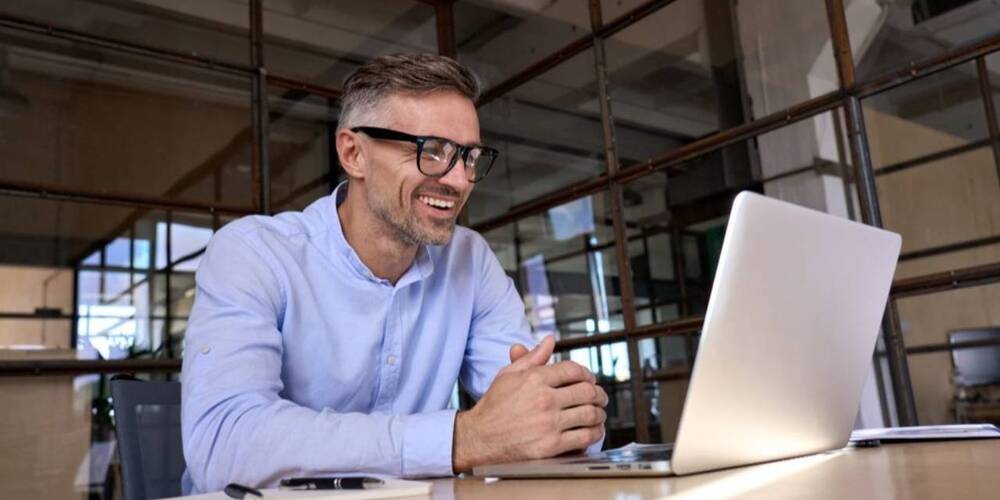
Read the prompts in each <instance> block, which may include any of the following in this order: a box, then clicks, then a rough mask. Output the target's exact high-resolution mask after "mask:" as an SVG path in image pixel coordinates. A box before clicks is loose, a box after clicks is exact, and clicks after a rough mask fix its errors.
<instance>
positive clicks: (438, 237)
mask: <svg viewBox="0 0 1000 500" xmlns="http://www.w3.org/2000/svg"><path fill="white" fill-rule="evenodd" d="M368 200H369V203H370V206H371V208H372V212H374V213H375V216H376V217H378V218H379V219H380V220H382V222H384V223H385V225H386V227H387V228H388V229H389V230H390V231H391V232H392V234H393V236H394V237H395V238H396V240H397V241H399V242H400V243H402V244H404V245H407V246H416V245H446V244H448V242H449V241H451V237H452V235H453V234H454V233H455V219H448V220H440V219H431V221H430V222H431V224H432V225H433V226H434V230H430V231H429V230H427V229H426V228H424V227H422V226H421V225H420V222H419V221H417V216H416V214H414V213H412V212H411V213H403V209H402V207H392V206H391V203H390V202H389V201H388V200H387V199H385V198H383V197H382V196H381V195H379V194H377V193H372V192H369V196H368ZM394 208H395V210H394Z"/></svg>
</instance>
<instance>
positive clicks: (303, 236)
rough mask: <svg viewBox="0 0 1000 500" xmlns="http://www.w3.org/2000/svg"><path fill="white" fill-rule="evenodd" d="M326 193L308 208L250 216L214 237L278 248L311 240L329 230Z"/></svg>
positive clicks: (220, 231) (328, 200) (236, 221)
mask: <svg viewBox="0 0 1000 500" xmlns="http://www.w3.org/2000/svg"><path fill="white" fill-rule="evenodd" d="M330 203H331V202H330V197H329V196H326V197H323V198H320V199H319V200H317V201H315V202H313V204H312V205H310V206H309V207H307V208H306V209H305V210H304V211H301V212H298V211H289V212H282V213H280V214H277V215H273V216H268V215H247V216H245V217H241V218H239V219H236V220H235V221H233V222H230V223H229V224H226V225H225V226H223V227H222V228H221V229H220V230H219V231H218V232H217V233H216V234H215V236H214V237H213V241H215V240H216V239H218V240H222V241H227V240H236V241H243V242H244V243H249V244H254V245H261V246H264V247H274V246H275V245H276V244H277V245H281V244H287V243H291V242H295V241H301V240H309V239H312V238H314V237H316V236H317V235H319V234H321V233H324V232H325V231H326V230H328V229H329V227H328V224H327V222H328V221H326V220H325V218H324V217H323V213H324V210H328V209H329V206H330Z"/></svg>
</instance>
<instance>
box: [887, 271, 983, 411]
mask: <svg viewBox="0 0 1000 500" xmlns="http://www.w3.org/2000/svg"><path fill="white" fill-rule="evenodd" d="M896 304H897V307H898V310H899V317H900V325H901V328H902V333H903V338H904V339H905V341H906V346H907V347H908V348H912V347H917V346H928V345H940V344H947V343H949V338H950V337H951V336H952V335H962V334H961V333H958V332H960V331H962V330H970V329H981V328H984V327H994V326H995V325H997V318H1000V307H998V306H997V304H1000V285H997V284H992V285H986V286H978V287H973V288H964V289H959V290H953V291H947V292H941V293H934V294H927V295H918V296H914V297H907V298H903V299H900V300H898V301H897V302H896ZM996 335H997V337H998V338H1000V334H996ZM955 340H960V341H968V339H966V338H964V337H957V338H956V339H955ZM975 349H978V351H975V350H973V349H963V350H962V351H956V352H962V353H963V354H972V353H976V352H978V353H979V354H982V355H985V359H986V360H987V363H989V364H992V365H994V366H993V368H994V369H993V370H992V371H993V372H994V373H995V372H996V366H995V361H992V362H991V361H989V360H990V359H991V356H990V353H991V352H992V353H995V352H996V351H997V349H1000V346H989V347H977V348H975ZM993 356H994V357H993V358H992V359H993V360H995V359H996V358H995V356H996V354H993ZM951 358H952V355H951V354H949V353H948V352H932V353H912V354H910V355H909V356H908V358H907V359H908V361H909V366H910V378H911V381H912V383H913V389H914V395H915V396H916V402H917V413H918V417H919V419H920V423H921V424H924V425H928V424H943V423H952V422H955V421H956V419H955V414H954V409H953V406H952V405H953V403H955V402H956V400H959V401H960V400H962V399H968V398H967V397H966V396H968V397H973V394H972V392H970V391H965V392H964V393H963V391H962V386H963V385H966V384H965V383H964V382H963V381H964V380H965V378H964V377H963V374H969V373H970V372H972V371H973V370H976V371H978V370H979V369H980V368H982V367H981V366H980V365H981V363H982V361H981V359H977V358H978V357H973V359H968V358H967V357H962V358H959V359H958V360H959V361H960V364H958V365H954V370H956V371H953V362H952V359H951ZM989 371H990V370H987V372H989ZM998 381H1000V380H998ZM980 383H985V382H980ZM968 385H975V384H973V383H969V384H968Z"/></svg>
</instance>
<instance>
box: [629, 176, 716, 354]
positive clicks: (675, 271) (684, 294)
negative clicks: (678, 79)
mask: <svg viewBox="0 0 1000 500" xmlns="http://www.w3.org/2000/svg"><path fill="white" fill-rule="evenodd" d="M705 168H710V166H705V165H702V166H700V167H696V168H693V169H692V170H691V172H694V171H695V170H697V169H705ZM678 184H680V183H678V182H676V181H675V180H674V179H673V178H670V179H668V178H667V176H666V174H665V173H663V172H656V173H653V174H650V175H647V176H644V177H640V178H639V179H637V180H635V181H633V182H631V183H629V184H627V185H626V186H625V187H624V190H623V191H624V199H625V220H626V224H627V225H628V226H629V227H630V233H629V244H628V249H629V260H630V264H631V269H632V283H633V288H634V291H635V305H636V322H637V324H638V325H639V326H643V325H648V324H652V323H662V322H668V321H673V320H676V319H678V318H679V317H688V316H696V315H698V314H701V313H702V312H703V311H704V309H705V307H706V305H707V302H708V293H709V290H710V288H711V284H712V278H713V276H714V273H715V267H716V266H717V264H718V259H719V253H720V251H721V248H722V238H723V235H724V234H725V224H726V217H727V216H728V213H729V208H730V206H731V205H732V197H733V196H735V193H728V194H726V193H724V194H721V195H716V196H709V197H702V198H699V199H695V200H687V201H683V202H679V203H674V202H670V201H669V200H673V199H674V198H677V197H679V196H675V191H674V190H675V189H678V188H679V186H678ZM674 226H677V227H676V228H675V227H674ZM666 342H668V343H669V342H673V341H666ZM651 363H653V365H654V366H656V367H663V366H665V365H664V363H663V362H662V360H656V359H654V360H652V361H651Z"/></svg>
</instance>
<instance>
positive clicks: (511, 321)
mask: <svg viewBox="0 0 1000 500" xmlns="http://www.w3.org/2000/svg"><path fill="white" fill-rule="evenodd" d="M477 236H478V235H477ZM478 240H479V243H480V245H478V248H477V251H478V252H477V253H478V255H477V257H478V258H477V262H478V263H479V267H480V271H481V274H480V276H481V278H480V279H481V286H479V287H478V290H479V291H480V293H478V294H476V298H475V301H474V304H473V318H472V326H471V329H470V330H471V331H470V332H469V342H468V344H466V350H465V361H464V363H463V365H462V372H461V380H462V386H463V387H464V388H465V390H466V391H467V392H469V394H470V395H471V396H472V397H474V398H476V399H477V400H478V399H479V398H481V397H482V396H483V394H485V393H486V390H487V389H489V386H490V384H492V383H493V379H494V378H496V376H497V374H498V373H499V372H500V370H501V369H502V368H503V367H505V366H507V365H509V364H510V346H511V345H513V344H515V343H519V344H523V345H525V346H526V347H528V348H529V349H530V348H532V347H534V345H535V343H536V342H535V340H534V338H533V337H532V335H531V327H530V325H529V324H528V319H527V317H526V316H525V313H524V302H523V301H522V300H521V296H520V294H519V293H518V291H517V288H516V287H515V286H514V280H512V279H511V278H510V277H509V276H507V273H505V272H504V270H503V267H502V266H501V265H500V261H499V260H497V258H496V255H495V254H494V253H493V250H492V249H490V247H489V245H488V244H487V243H486V241H485V239H483V238H482V237H481V236H479V237H478ZM603 445H604V439H603V438H602V439H600V440H598V441H597V442H596V443H594V444H592V445H590V446H589V447H587V451H588V452H597V451H601V448H602V447H603Z"/></svg>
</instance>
